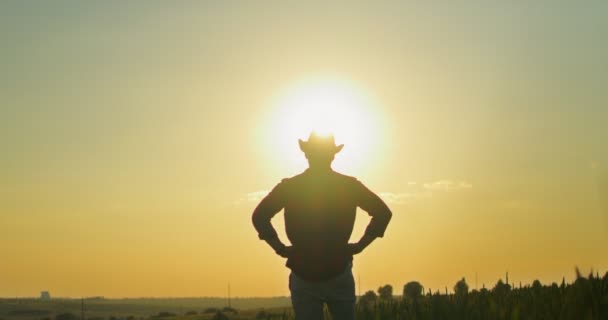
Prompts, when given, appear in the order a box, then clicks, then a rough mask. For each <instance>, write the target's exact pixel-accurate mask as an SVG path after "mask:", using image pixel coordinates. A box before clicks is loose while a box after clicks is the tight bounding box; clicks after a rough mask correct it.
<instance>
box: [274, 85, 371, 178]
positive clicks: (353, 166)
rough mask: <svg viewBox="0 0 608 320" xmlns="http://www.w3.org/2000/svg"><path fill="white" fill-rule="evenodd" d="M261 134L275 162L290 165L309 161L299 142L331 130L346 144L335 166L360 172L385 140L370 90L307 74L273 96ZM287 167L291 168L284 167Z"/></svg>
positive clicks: (300, 166) (293, 167)
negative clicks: (314, 134)
mask: <svg viewBox="0 0 608 320" xmlns="http://www.w3.org/2000/svg"><path fill="white" fill-rule="evenodd" d="M271 110H272V111H271V112H270V114H269V116H268V122H266V124H267V125H266V134H265V137H264V138H263V139H264V140H265V143H264V144H265V145H266V146H267V147H268V149H267V150H268V152H271V154H272V157H273V159H274V160H273V164H274V165H275V166H277V165H278V166H280V167H283V168H282V169H287V170H290V171H294V172H295V171H301V170H303V169H305V168H306V167H307V162H306V158H305V157H304V155H303V154H302V152H301V151H300V149H299V147H298V139H304V140H306V139H307V138H308V135H309V134H310V133H311V132H312V131H315V132H317V133H319V134H324V135H327V134H333V135H334V137H335V139H336V143H337V144H344V149H343V150H342V151H341V152H340V153H339V154H337V155H336V159H335V161H334V165H333V167H334V168H335V169H336V170H338V171H340V172H344V173H347V174H348V173H351V174H355V173H360V171H361V170H362V169H363V168H364V167H365V166H368V165H370V162H372V161H374V159H375V155H377V154H378V153H379V149H380V148H379V147H380V146H381V143H380V142H381V127H382V125H381V117H380V114H379V111H378V105H377V102H376V101H375V99H373V97H372V95H371V94H369V93H368V92H366V91H365V90H364V89H363V88H362V87H361V86H358V85H357V84H355V83H353V82H351V81H347V80H345V79H341V78H336V77H328V76H324V77H309V78H306V79H301V80H299V81H296V82H294V83H291V84H289V85H288V86H287V87H286V88H285V89H284V90H281V91H280V93H279V94H278V95H277V96H276V98H275V99H274V100H273V102H272V106H271ZM285 167H287V168H285Z"/></svg>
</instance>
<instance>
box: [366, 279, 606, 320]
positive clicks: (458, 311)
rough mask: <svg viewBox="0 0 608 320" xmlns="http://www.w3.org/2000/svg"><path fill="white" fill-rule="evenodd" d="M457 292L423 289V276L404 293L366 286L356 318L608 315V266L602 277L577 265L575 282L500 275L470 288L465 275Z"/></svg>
mask: <svg viewBox="0 0 608 320" xmlns="http://www.w3.org/2000/svg"><path fill="white" fill-rule="evenodd" d="M453 289H454V293H453V294H440V293H439V292H435V293H430V292H428V293H427V294H424V290H423V287H422V285H420V283H418V282H410V283H407V284H406V285H405V286H404V287H403V296H401V297H399V298H398V299H395V298H393V297H392V288H390V286H385V287H380V288H379V289H378V293H379V296H376V294H375V293H374V292H371V291H370V292H367V293H366V294H365V295H364V296H363V297H361V299H360V300H359V302H358V304H357V319H366V320H367V319H386V320H392V319H417V320H426V319H429V320H430V319H432V320H435V319H455V320H460V319H470V320H477V319H497V320H502V319H504V320H507V319H508V320H516V319H556V320H569V319H576V320H579V319H580V320H583V319H598V320H599V319H602V320H606V319H608V272H606V274H605V275H604V276H603V277H600V276H599V274H596V275H593V273H590V274H589V275H588V276H587V277H584V276H582V275H581V274H580V273H579V271H578V270H577V279H576V280H575V281H574V283H571V284H566V283H565V281H564V280H562V283H561V284H559V285H558V284H557V283H553V284H551V285H548V286H544V285H542V284H541V283H540V282H539V281H538V280H537V281H534V283H533V284H532V285H530V286H524V287H513V286H512V285H509V284H507V283H504V282H503V281H502V280H499V281H498V282H497V283H496V285H495V286H494V287H493V288H492V289H485V288H484V289H481V290H472V291H469V287H468V285H467V283H466V281H465V279H462V280H460V281H458V282H457V283H456V285H454V288H453Z"/></svg>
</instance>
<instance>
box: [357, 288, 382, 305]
mask: <svg viewBox="0 0 608 320" xmlns="http://www.w3.org/2000/svg"><path fill="white" fill-rule="evenodd" d="M377 298H378V296H377V295H376V293H375V292H373V291H372V290H369V291H367V292H366V293H365V294H364V295H363V296H362V297H361V299H359V303H361V304H364V305H367V304H371V303H373V302H375V301H376V299H377Z"/></svg>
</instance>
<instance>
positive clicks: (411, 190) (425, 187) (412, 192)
mask: <svg viewBox="0 0 608 320" xmlns="http://www.w3.org/2000/svg"><path fill="white" fill-rule="evenodd" d="M471 188H473V185H472V184H471V183H470V182H467V181H457V182H454V181H451V180H439V181H435V182H426V183H417V182H413V181H408V182H406V183H405V184H404V189H405V191H400V192H390V191H387V192H379V193H378V195H379V196H380V198H382V200H384V201H385V202H387V203H392V204H404V203H407V202H411V201H414V200H418V199H427V198H431V197H433V194H436V193H441V192H452V191H457V190H464V189H471ZM268 192H269V191H268V190H259V191H253V192H249V193H246V194H244V195H243V196H241V197H240V198H239V199H238V200H237V201H235V202H234V203H235V205H240V204H242V203H244V202H250V203H258V202H260V201H261V200H262V199H263V198H264V197H265V196H266V195H267V194H268Z"/></svg>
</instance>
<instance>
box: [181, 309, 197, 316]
mask: <svg viewBox="0 0 608 320" xmlns="http://www.w3.org/2000/svg"><path fill="white" fill-rule="evenodd" d="M197 314H198V312H196V311H194V310H190V311H188V312H186V313H185V314H184V315H186V316H195V315H197Z"/></svg>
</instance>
